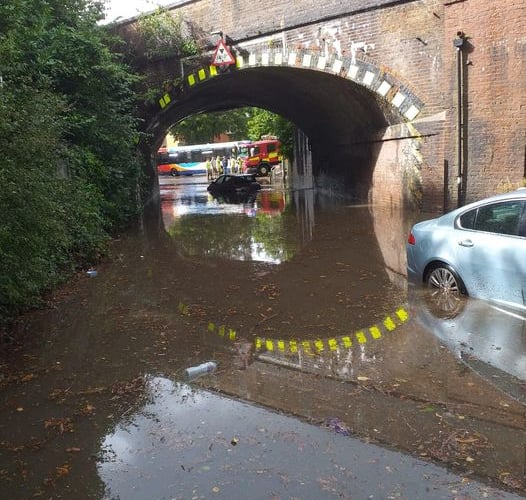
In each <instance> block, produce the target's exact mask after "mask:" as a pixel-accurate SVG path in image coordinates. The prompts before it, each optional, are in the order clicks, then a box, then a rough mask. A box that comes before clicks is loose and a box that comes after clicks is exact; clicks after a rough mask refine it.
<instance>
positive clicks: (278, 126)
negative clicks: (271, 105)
mask: <svg viewBox="0 0 526 500" xmlns="http://www.w3.org/2000/svg"><path fill="white" fill-rule="evenodd" d="M247 127H248V137H249V138H250V139H252V140H258V139H260V138H261V136H263V135H275V136H276V137H278V138H279V139H280V141H281V143H282V148H281V152H282V154H283V156H285V157H286V158H289V159H292V153H293V150H294V136H293V134H294V125H293V124H292V123H291V122H289V121H288V120H287V119H285V118H283V117H282V116H280V115H277V114H275V113H272V112H271V111H267V110H265V109H259V108H251V116H250V118H249V120H248V123H247Z"/></svg>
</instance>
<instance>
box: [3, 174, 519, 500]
mask: <svg viewBox="0 0 526 500" xmlns="http://www.w3.org/2000/svg"><path fill="white" fill-rule="evenodd" d="M205 188H206V182H205V181H204V180H203V179H202V178H195V179H183V178H177V179H173V178H163V179H161V193H160V194H161V201H162V219H163V228H161V230H152V228H148V227H145V228H144V229H145V230H144V231H139V232H137V233H134V234H131V233H130V234H129V235H126V236H125V237H123V238H122V239H121V240H120V241H117V242H116V243H115V245H114V247H113V249H112V255H111V258H110V259H108V261H107V262H104V263H103V264H101V265H100V266H99V267H98V268H97V275H96V276H94V277H89V276H87V275H82V276H79V278H78V280H76V281H75V282H74V283H72V284H71V285H70V286H69V287H68V288H67V289H65V290H63V291H62V292H61V294H59V295H58V296H57V297H56V298H55V300H54V302H52V303H51V304H50V308H49V309H46V310H43V311H37V312H35V313H32V314H29V315H27V317H25V318H24V321H23V322H21V323H20V325H19V328H18V330H17V331H16V332H13V337H14V339H15V340H13V341H11V342H10V343H8V344H6V345H4V346H3V349H2V357H1V369H2V372H1V373H2V375H1V379H0V384H1V400H0V403H1V406H0V417H1V418H0V493H2V495H1V496H2V498H4V497H5V498H31V497H33V496H35V495H36V496H37V497H38V496H43V497H44V498H104V497H106V498H113V497H116V495H117V493H114V494H113V495H114V496H112V491H113V492H118V491H121V488H124V490H122V491H127V492H128V493H127V495H126V496H124V497H123V498H126V497H129V498H141V496H140V495H141V494H139V493H137V492H139V491H140V484H141V481H142V482H144V481H146V480H148V479H150V480H151V477H152V474H153V472H152V470H151V467H152V462H153V460H154V458H153V457H155V456H157V455H162V454H163V453H165V450H166V446H167V443H168V444H169V445H170V446H169V449H170V450H171V452H174V451H176V450H178V449H180V450H183V449H187V448H189V447H190V448H191V445H192V443H193V442H194V441H196V442H198V441H199V436H200V435H201V434H200V433H199V432H200V431H198V430H196V431H195V432H192V433H183V432H182V431H181V430H180V429H179V430H174V429H173V428H171V427H170V426H168V425H166V426H165V425H160V424H159V425H157V426H155V429H154V430H152V429H151V428H150V427H149V426H151V424H152V421H153V422H156V421H157V422H158V423H159V422H162V421H163V420H162V418H161V417H160V415H163V414H166V412H167V409H169V412H168V413H170V412H179V413H180V414H181V419H185V421H190V422H191V420H192V413H191V412H192V411H194V410H192V404H189V403H192V401H193V403H195V402H196V401H201V400H205V401H208V400H213V397H211V396H208V397H203V396H202V394H210V393H207V392H206V391H205V392H202V391H204V390H210V391H213V393H220V394H227V395H230V396H232V397H234V398H235V399H240V400H242V401H246V402H250V403H255V404H257V405H259V406H264V407H267V408H271V409H274V410H278V411H282V412H284V413H286V414H293V415H295V416H297V417H298V418H299V419H300V420H304V421H309V422H314V423H317V424H320V425H321V426H324V425H328V423H331V422H332V423H334V422H338V425H339V428H340V429H342V428H343V429H346V433H348V434H352V435H354V436H357V437H359V438H361V439H364V440H367V441H370V442H378V443H381V444H383V445H386V446H389V447H392V448H395V449H399V450H403V451H405V452H407V453H409V454H412V455H413V456H417V457H420V458H422V459H424V460H429V461H431V462H436V463H443V464H447V465H450V466H452V467H453V468H454V469H455V470H458V471H460V472H462V473H465V474H466V477H469V476H473V477H478V478H481V479H484V480H487V481H491V482H493V484H494V485H497V486H499V487H501V488H507V489H510V490H514V491H516V492H519V493H520V492H524V490H525V483H524V476H525V470H526V464H525V461H526V456H525V453H524V450H525V449H526V424H525V407H524V405H525V402H526V397H525V378H526V377H525V373H526V365H525V363H526V361H525V351H526V328H525V321H524V318H521V317H519V316H510V315H508V314H506V313H505V312H503V311H500V310H496V309H494V308H491V307H489V306H488V305H487V304H484V303H479V302H475V301H467V302H465V303H462V304H461V305H460V306H458V308H457V309H456V310H454V311H442V310H437V308H436V305H434V304H429V303H428V302H426V300H425V299H424V298H423V297H422V294H421V293H420V291H419V290H414V289H413V288H412V287H409V289H408V287H407V285H406V282H405V277H404V268H405V258H404V243H405V236H406V234H407V229H408V227H409V225H410V224H411V222H412V218H411V216H407V215H405V214H402V213H400V212H398V211H394V210H388V209H385V208H380V207H371V206H363V205H355V204H349V203H337V202H335V201H334V200H333V201H331V200H328V199H324V198H322V197H320V196H318V195H316V193H314V192H313V191H305V192H291V191H289V190H287V189H286V186H284V185H283V184H281V183H280V182H279V180H278V181H276V182H274V183H273V184H271V185H264V187H263V190H262V192H260V193H259V194H258V196H257V197H256V198H255V199H247V200H244V202H242V203H236V204H232V203H228V201H229V200H225V199H214V198H212V197H210V196H209V195H208V194H207V193H206V189H205ZM238 201H239V200H238ZM208 360H214V361H216V362H217V365H218V369H217V371H216V372H215V373H214V374H213V375H208V376H204V377H201V378H199V379H197V380H195V381H193V382H191V385H187V383H188V381H187V380H186V379H185V371H184V370H185V368H187V367H189V366H195V365H198V364H199V363H201V362H203V361H208ZM152 384H153V385H152ZM152 387H154V388H155V389H152ZM169 396H170V397H169ZM174 396H175V397H174ZM174 399H175V402H174ZM168 401H169V402H168ZM174 405H175V406H176V407H174ZM210 405H212V403H210ZM163 408H164V409H163ZM211 408H212V406H211ZM214 411H216V410H214ZM231 411H234V410H231ZM189 412H190V413H189ZM170 414H171V413H170ZM247 418H250V416H248V417H247ZM156 419H157V420H156ZM222 419H223V420H225V419H228V415H222ZM199 426H200V424H199V422H196V429H198V428H199ZM226 428H227V429H229V427H228V426H226ZM132 429H137V430H138V432H139V433H140V434H141V436H142V437H141V441H137V439H138V438H135V439H131V436H132V435H133V434H134V432H133V431H132ZM203 432H204V431H203ZM217 432H221V431H219V430H218V431H217ZM228 432H229V434H228V436H219V435H216V436H215V438H214V441H213V443H214V444H215V445H218V444H221V443H222V444H221V445H222V446H225V447H226V448H228V449H232V447H233V446H235V440H234V439H235V438H234V437H232V436H231V435H233V434H234V431H233V430H232V429H229V430H228ZM144 436H146V437H144ZM253 439H256V438H255V437H253ZM144 440H146V441H144ZM232 440H234V441H233V442H234V444H232ZM146 442H147V444H146ZM132 443H133V445H132ZM225 443H226V444H225ZM210 446H211V445H210ZM216 449H217V448H216ZM209 451H210V453H212V450H209ZM156 463H157V462H156ZM183 466H184V464H183ZM230 466H231V465H229V464H228V463H227V462H226V461H225V463H223V467H224V468H225V469H226V468H228V467H230ZM207 467H208V469H207ZM210 467H211V462H210V463H204V464H200V468H199V470H200V474H204V473H205V472H208V471H209V470H210ZM183 470H184V467H183ZM171 480H173V477H172V476H170V475H169V474H167V475H159V476H156V482H157V483H159V484H161V483H162V484H163V485H164V486H167V484H169V482H170V481H171ZM134 481H136V482H135V483H134ZM178 481H181V479H180V478H178ZM218 481H219V479H218ZM126 488H127V489H126ZM133 491H135V492H136V494H135V496H133V494H132V493H131V492H133ZM166 491H170V489H169V488H168V489H167V490H166ZM210 491H213V492H214V493H216V492H215V490H213V489H211V490H210ZM217 493H219V491H218V492H217ZM189 495H190V497H191V496H192V494H191V493H189ZM197 497H199V498H201V497H200V496H197ZM163 498H164V497H163ZM180 498H186V496H183V497H180Z"/></svg>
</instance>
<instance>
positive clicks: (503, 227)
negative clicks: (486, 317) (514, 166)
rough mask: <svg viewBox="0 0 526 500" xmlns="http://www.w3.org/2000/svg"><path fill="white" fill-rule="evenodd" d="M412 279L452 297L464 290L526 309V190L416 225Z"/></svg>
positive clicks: (409, 247)
mask: <svg viewBox="0 0 526 500" xmlns="http://www.w3.org/2000/svg"><path fill="white" fill-rule="evenodd" d="M406 252H407V275H408V278H409V280H411V281H416V282H420V283H425V284H427V285H429V287H430V288H431V292H432V293H436V294H442V295H444V296H445V297H446V299H445V300H451V299H453V298H454V297H455V296H459V295H461V294H464V295H469V296H472V297H478V298H482V299H485V300H490V301H493V302H497V303H500V304H502V305H507V306H511V307H514V308H518V309H522V310H526V188H520V189H518V190H516V191H512V192H509V193H505V194H501V195H497V196H493V197H491V198H486V199H484V200H480V201H478V202H475V203H471V204H469V205H466V206H464V207H461V208H458V209H456V210H453V211H452V212H449V213H447V214H445V215H443V216H441V217H438V218H436V219H432V220H427V221H424V222H419V223H417V224H415V225H414V226H413V228H412V229H411V231H410V233H409V237H408V241H407V244H406Z"/></svg>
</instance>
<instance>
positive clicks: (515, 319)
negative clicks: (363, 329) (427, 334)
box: [410, 288, 526, 402]
mask: <svg viewBox="0 0 526 500" xmlns="http://www.w3.org/2000/svg"><path fill="white" fill-rule="evenodd" d="M410 292H411V294H410V297H411V298H412V310H413V311H415V314H416V317H417V319H418V321H419V322H420V323H421V324H422V325H423V326H425V327H426V328H427V329H429V331H431V332H432V333H433V334H434V335H436V336H437V338H438V339H440V341H441V342H443V343H444V344H445V345H447V346H448V348H449V349H450V350H451V352H453V353H454V354H455V356H457V357H458V358H459V359H461V360H462V361H463V362H464V363H465V364H466V365H467V366H469V367H470V368H471V369H472V370H474V371H476V372H477V373H478V374H479V375H481V376H482V377H483V378H485V379H486V380H487V381H489V382H491V383H493V384H495V385H497V386H498V387H500V388H501V389H502V390H504V391H505V392H508V393H509V394H510V395H512V396H514V397H516V398H517V399H519V400H520V401H522V402H526V392H525V391H524V385H523V384H521V383H520V382H521V381H522V382H525V381H526V317H525V316H524V314H523V313H521V312H518V311H514V310H508V309H504V308H501V307H497V306H495V305H493V304H491V303H488V302H485V301H482V300H476V299H469V298H467V297H464V298H461V299H460V300H459V299H458V298H456V300H455V301H454V302H451V300H444V299H443V298H442V297H441V296H440V295H438V296H437V295H436V294H432V293H429V292H427V291H426V290H422V289H419V288H417V289H413V288H411V289H410ZM453 306H454V307H453ZM521 387H522V388H521Z"/></svg>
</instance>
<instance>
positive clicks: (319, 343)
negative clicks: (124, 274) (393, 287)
mask: <svg viewBox="0 0 526 500" xmlns="http://www.w3.org/2000/svg"><path fill="white" fill-rule="evenodd" d="M179 312H180V313H181V314H183V315H188V314H189V307H188V306H187V305H185V304H183V303H181V302H180V303H179ZM408 319H409V313H408V312H407V311H406V309H404V308H403V307H399V308H398V309H397V310H396V311H395V312H394V313H393V314H392V315H390V316H386V317H385V318H384V320H383V321H382V322H381V323H379V324H377V325H373V326H370V327H369V328H364V329H362V330H358V331H357V332H354V333H352V334H349V335H342V336H339V337H331V338H328V339H317V340H280V339H266V338H264V337H256V339H255V348H256V351H269V352H272V351H279V352H282V353H290V354H296V353H297V352H298V351H302V352H304V353H305V354H309V355H316V354H320V353H322V352H328V351H337V350H338V349H341V348H343V349H350V348H351V347H352V346H353V345H363V344H366V343H367V342H369V341H372V340H378V339H380V338H381V337H382V336H383V334H385V333H391V332H393V331H394V330H395V329H396V328H398V327H399V326H401V325H403V324H404V323H405V322H406V321H407V320H408ZM208 331H209V332H211V333H216V334H217V335H219V336H220V337H221V338H223V339H226V340H229V341H235V340H236V339H237V333H236V331H235V330H233V329H232V328H228V327H227V326H225V325H216V324H215V323H213V322H211V321H210V322H209V323H208Z"/></svg>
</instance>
